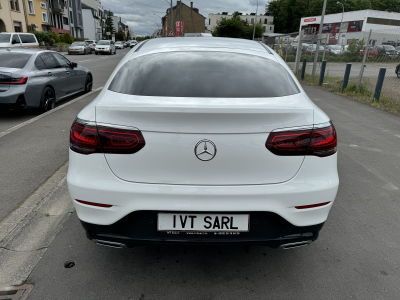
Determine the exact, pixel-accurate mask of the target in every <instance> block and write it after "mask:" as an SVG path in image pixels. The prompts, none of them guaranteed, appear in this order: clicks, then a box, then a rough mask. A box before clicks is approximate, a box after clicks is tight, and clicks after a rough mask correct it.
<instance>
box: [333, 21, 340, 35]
mask: <svg viewBox="0 0 400 300" xmlns="http://www.w3.org/2000/svg"><path fill="white" fill-rule="evenodd" d="M339 31H340V23H335V29H334V30H333V32H334V33H339Z"/></svg>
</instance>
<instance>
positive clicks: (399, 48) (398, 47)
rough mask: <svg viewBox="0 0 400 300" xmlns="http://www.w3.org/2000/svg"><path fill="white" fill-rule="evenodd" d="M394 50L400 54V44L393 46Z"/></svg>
mask: <svg viewBox="0 0 400 300" xmlns="http://www.w3.org/2000/svg"><path fill="white" fill-rule="evenodd" d="M395 49H396V51H397V56H400V46H397V47H395Z"/></svg>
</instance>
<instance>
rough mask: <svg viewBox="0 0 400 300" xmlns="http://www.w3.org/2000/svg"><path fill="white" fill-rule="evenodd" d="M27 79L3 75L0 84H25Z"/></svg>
mask: <svg viewBox="0 0 400 300" xmlns="http://www.w3.org/2000/svg"><path fill="white" fill-rule="evenodd" d="M27 81H28V77H19V78H12V77H9V76H3V77H2V78H0V84H25V83H26V82H27Z"/></svg>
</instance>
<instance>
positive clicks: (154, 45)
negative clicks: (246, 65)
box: [136, 37, 272, 58]
mask: <svg viewBox="0 0 400 300" xmlns="http://www.w3.org/2000/svg"><path fill="white" fill-rule="evenodd" d="M139 47H140V48H137V49H138V50H139V49H140V52H152V53H154V52H163V51H165V50H178V49H179V48H182V49H185V50H188V49H190V48H196V49H201V50H204V51H207V50H213V49H215V50H217V49H219V48H224V49H229V51H230V52H235V50H240V52H243V51H246V52H249V53H254V51H255V52H259V53H262V54H265V55H266V54H271V52H270V51H271V50H267V49H266V48H265V47H264V46H263V45H261V44H260V43H259V42H256V41H252V40H245V39H233V38H218V37H178V38H170V37H168V38H167V37H166V38H157V39H150V40H147V41H145V42H144V43H142V44H141V45H139ZM138 50H136V51H138ZM271 58H272V57H271Z"/></svg>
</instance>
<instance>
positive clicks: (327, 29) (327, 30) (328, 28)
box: [322, 23, 335, 33]
mask: <svg viewBox="0 0 400 300" xmlns="http://www.w3.org/2000/svg"><path fill="white" fill-rule="evenodd" d="M334 26H335V24H333V23H329V24H324V26H323V27H322V33H331V32H333V28H334Z"/></svg>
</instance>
